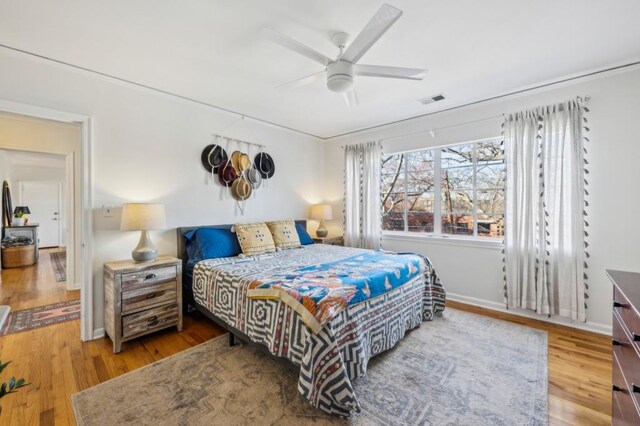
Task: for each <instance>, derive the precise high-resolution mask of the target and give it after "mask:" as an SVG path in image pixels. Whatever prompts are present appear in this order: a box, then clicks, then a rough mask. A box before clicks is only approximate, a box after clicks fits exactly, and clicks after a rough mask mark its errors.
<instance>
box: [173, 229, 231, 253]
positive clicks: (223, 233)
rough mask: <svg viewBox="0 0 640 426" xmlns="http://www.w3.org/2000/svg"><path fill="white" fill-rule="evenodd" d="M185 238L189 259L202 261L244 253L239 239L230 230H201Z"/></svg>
mask: <svg viewBox="0 0 640 426" xmlns="http://www.w3.org/2000/svg"><path fill="white" fill-rule="evenodd" d="M184 236H185V238H186V240H187V254H188V255H189V259H193V260H197V261H200V260H205V259H216V258H219V257H232V256H237V255H239V254H240V253H242V249H241V248H240V244H239V243H238V237H237V236H236V234H234V233H233V232H231V230H230V229H217V228H200V229H197V230H195V231H191V232H188V233H186V234H185V235H184Z"/></svg>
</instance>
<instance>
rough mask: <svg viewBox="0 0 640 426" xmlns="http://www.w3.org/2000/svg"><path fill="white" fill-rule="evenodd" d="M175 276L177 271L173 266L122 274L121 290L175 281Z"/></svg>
mask: <svg viewBox="0 0 640 426" xmlns="http://www.w3.org/2000/svg"><path fill="white" fill-rule="evenodd" d="M176 276H177V271H176V267H175V266H167V267H165V268H156V269H153V270H151V271H140V272H132V273H130V274H122V290H123V291H124V290H133V289H135V288H139V287H145V286H148V285H149V284H158V283H164V282H169V281H175V280H176Z"/></svg>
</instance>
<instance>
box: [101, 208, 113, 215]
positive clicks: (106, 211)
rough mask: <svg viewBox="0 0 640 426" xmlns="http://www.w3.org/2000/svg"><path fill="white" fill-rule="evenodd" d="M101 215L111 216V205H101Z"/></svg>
mask: <svg viewBox="0 0 640 426" xmlns="http://www.w3.org/2000/svg"><path fill="white" fill-rule="evenodd" d="M102 217H113V206H104V205H103V206H102Z"/></svg>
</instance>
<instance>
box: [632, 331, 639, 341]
mask: <svg viewBox="0 0 640 426" xmlns="http://www.w3.org/2000/svg"><path fill="white" fill-rule="evenodd" d="M631 335H632V336H633V341H634V342H640V334H638V333H631Z"/></svg>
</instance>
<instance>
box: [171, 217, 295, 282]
mask: <svg viewBox="0 0 640 426" xmlns="http://www.w3.org/2000/svg"><path fill="white" fill-rule="evenodd" d="M295 222H296V225H298V224H300V225H302V226H304V227H305V229H306V228H307V221H306V220H296V221H295ZM232 226H233V225H202V226H183V227H181V228H178V257H179V258H180V259H182V270H183V271H184V270H185V268H186V266H187V260H188V259H187V245H186V244H185V239H184V234H186V233H187V232H189V231H193V230H195V229H200V228H216V229H231V227H232Z"/></svg>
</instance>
